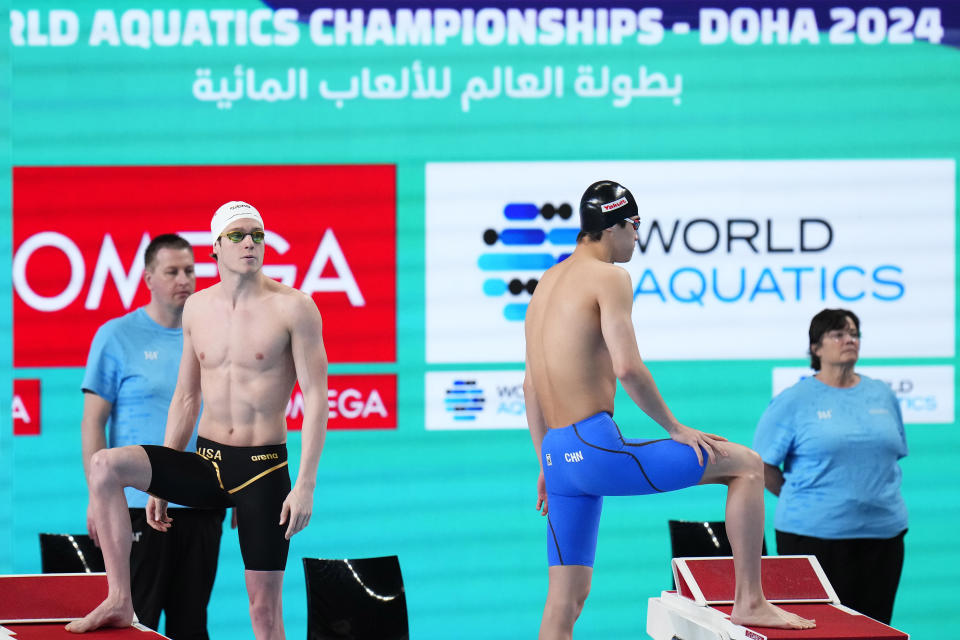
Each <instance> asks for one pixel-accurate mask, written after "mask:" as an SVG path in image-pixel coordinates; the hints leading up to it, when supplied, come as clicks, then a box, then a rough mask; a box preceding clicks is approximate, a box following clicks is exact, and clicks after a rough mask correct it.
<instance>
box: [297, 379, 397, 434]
mask: <svg viewBox="0 0 960 640" xmlns="http://www.w3.org/2000/svg"><path fill="white" fill-rule="evenodd" d="M327 387H328V391H327V402H328V405H329V407H330V414H329V416H328V418H327V428H328V429H396V428H397V376H395V375H393V374H376V375H334V376H330V377H329V379H328V380H327ZM304 408H305V407H304V402H303V393H302V392H301V391H300V385H299V384H298V385H296V387H294V389H293V394H292V396H291V398H290V402H289V403H288V404H287V414H286V415H287V430H289V431H300V430H301V429H303V411H304Z"/></svg>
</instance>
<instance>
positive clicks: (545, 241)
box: [477, 202, 580, 322]
mask: <svg viewBox="0 0 960 640" xmlns="http://www.w3.org/2000/svg"><path fill="white" fill-rule="evenodd" d="M503 217H504V218H505V219H506V224H507V225H511V226H506V227H504V228H503V229H499V230H497V229H486V230H485V231H484V232H483V243H484V244H485V245H487V246H488V247H496V246H497V245H498V244H499V245H500V246H502V247H509V248H510V251H509V252H503V253H483V254H480V258H479V259H478V260H477V266H479V267H480V270H481V271H484V272H511V271H512V272H516V271H539V272H541V273H542V272H544V271H546V270H547V269H549V268H550V267H552V266H553V265H555V264H557V263H558V262H560V261H562V260H564V259H565V258H566V257H567V256H569V255H570V251H569V247H573V246H575V245H576V244H577V234H578V233H579V232H580V227H579V225H578V226H573V227H570V226H564V227H552V226H551V227H550V228H543V226H545V225H544V224H543V223H542V222H541V223H539V224H540V225H541V226H520V225H521V224H523V223H528V224H537V223H538V220H537V219H538V218H543V220H544V221H545V222H546V221H551V220H554V219H556V221H560V222H564V221H568V220H570V218H572V217H573V207H571V206H570V205H569V204H568V203H566V202H564V203H562V204H560V205H558V206H554V205H553V204H551V203H546V204H543V205H540V206H537V205H535V204H532V203H527V202H511V203H508V204H507V205H506V206H505V207H504V208H503ZM513 225H516V226H513ZM550 247H557V248H562V249H561V250H560V252H559V253H553V252H551V251H549V248H550ZM544 249H547V251H544ZM491 275H492V274H491ZM537 282H538V280H537V278H531V277H529V275H527V276H518V275H515V274H509V273H506V274H503V275H502V276H501V277H490V278H487V279H486V280H484V282H483V293H484V295H486V296H489V297H500V296H505V295H507V294H509V295H511V296H514V297H522V298H523V301H522V302H518V301H512V300H511V301H509V302H507V303H506V304H505V305H504V307H503V317H504V318H506V319H507V320H511V321H518V322H522V321H523V319H524V317H525V316H526V314H527V300H529V297H530V295H531V294H533V292H534V289H536V287H537Z"/></svg>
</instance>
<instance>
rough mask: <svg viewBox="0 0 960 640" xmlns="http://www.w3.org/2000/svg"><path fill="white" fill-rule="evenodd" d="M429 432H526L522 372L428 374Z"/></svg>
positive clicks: (437, 372) (444, 372)
mask: <svg viewBox="0 0 960 640" xmlns="http://www.w3.org/2000/svg"><path fill="white" fill-rule="evenodd" d="M425 419H426V428H427V429H429V430H434V429H435V430H441V429H526V428H527V414H526V405H524V403H523V371H429V372H427V375H426V418H425Z"/></svg>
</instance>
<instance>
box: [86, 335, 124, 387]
mask: <svg viewBox="0 0 960 640" xmlns="http://www.w3.org/2000/svg"><path fill="white" fill-rule="evenodd" d="M113 334H114V332H113V330H112V328H111V325H110V324H109V323H108V324H105V325H103V326H102V327H100V328H99V329H97V333H96V335H94V336H93V342H92V343H90V353H89V354H88V355H87V369H86V371H85V372H84V374H83V383H82V384H81V386H80V388H81V389H82V390H83V391H91V392H93V393H95V394H97V395H98V396H100V397H101V398H103V399H104V400H106V401H107V402H110V403H111V404H114V403H116V401H117V392H118V391H119V388H120V381H121V380H122V378H123V356H122V353H121V350H120V345H119V344H118V343H117V341H116V340H115V339H114V337H113Z"/></svg>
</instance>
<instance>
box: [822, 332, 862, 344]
mask: <svg viewBox="0 0 960 640" xmlns="http://www.w3.org/2000/svg"><path fill="white" fill-rule="evenodd" d="M823 335H824V337H826V338H829V339H830V340H833V341H834V342H843V339H844V338H850V339H851V340H854V341H856V342H860V336H861V335H863V334H861V333H860V332H859V331H844V330H842V329H838V330H837V331H827V332H826V333H825V334H823Z"/></svg>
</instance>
